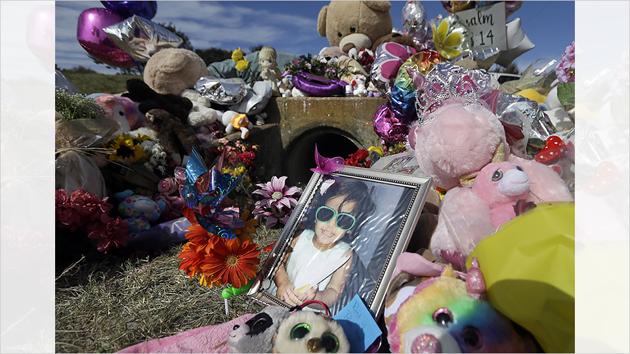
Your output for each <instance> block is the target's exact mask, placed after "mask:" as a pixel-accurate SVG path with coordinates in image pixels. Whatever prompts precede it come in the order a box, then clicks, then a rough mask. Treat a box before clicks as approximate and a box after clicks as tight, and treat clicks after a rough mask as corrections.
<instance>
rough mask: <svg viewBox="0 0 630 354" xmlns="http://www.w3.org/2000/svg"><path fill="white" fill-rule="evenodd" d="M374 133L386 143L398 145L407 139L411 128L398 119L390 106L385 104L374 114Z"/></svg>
mask: <svg viewBox="0 0 630 354" xmlns="http://www.w3.org/2000/svg"><path fill="white" fill-rule="evenodd" d="M374 131H375V132H376V134H377V135H378V136H380V137H381V139H383V140H384V141H385V142H386V143H397V142H400V141H405V139H407V133H408V132H409V127H408V126H407V125H406V124H404V123H403V122H401V121H400V119H398V118H396V115H395V114H394V112H393V111H392V109H391V108H390V107H389V105H387V104H383V105H381V106H379V107H378V109H377V110H376V113H375V114H374Z"/></svg>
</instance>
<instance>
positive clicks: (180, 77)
mask: <svg viewBox="0 0 630 354" xmlns="http://www.w3.org/2000/svg"><path fill="white" fill-rule="evenodd" d="M206 75H208V68H207V67H206V64H205V63H204V61H203V59H201V57H200V56H199V55H197V54H196V53H195V52H193V51H190V50H188V49H183V48H166V49H162V50H160V51H159V52H157V53H155V54H153V56H152V57H151V58H150V59H149V61H147V64H146V66H145V67H144V72H143V74H142V77H143V79H144V82H146V83H147V85H149V87H151V88H152V89H153V90H155V91H156V92H158V93H161V94H172V95H179V94H181V93H182V91H184V90H185V89H187V88H191V87H193V86H195V83H196V82H197V80H199V78H200V77H202V76H206Z"/></svg>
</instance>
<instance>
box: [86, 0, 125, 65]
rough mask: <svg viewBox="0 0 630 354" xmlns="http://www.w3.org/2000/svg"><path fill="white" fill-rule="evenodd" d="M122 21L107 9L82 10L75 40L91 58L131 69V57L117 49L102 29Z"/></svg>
mask: <svg viewBox="0 0 630 354" xmlns="http://www.w3.org/2000/svg"><path fill="white" fill-rule="evenodd" d="M122 20H123V19H122V17H120V16H119V15H117V14H116V13H114V12H112V11H110V10H108V9H103V8H90V9H87V10H84V11H83V12H81V14H80V15H79V21H78V23H77V40H78V41H79V44H80V45H81V47H83V49H85V51H86V52H88V54H89V55H90V56H91V57H92V58H94V59H96V60H98V61H101V62H103V63H105V64H108V65H111V66H116V67H120V68H131V67H133V66H134V61H133V59H132V58H131V56H130V55H129V54H127V53H126V52H125V51H124V50H122V49H120V48H118V47H117V46H116V44H114V42H112V40H111V39H110V38H109V37H107V33H105V31H103V28H105V27H108V26H111V25H113V24H115V23H118V22H120V21H122Z"/></svg>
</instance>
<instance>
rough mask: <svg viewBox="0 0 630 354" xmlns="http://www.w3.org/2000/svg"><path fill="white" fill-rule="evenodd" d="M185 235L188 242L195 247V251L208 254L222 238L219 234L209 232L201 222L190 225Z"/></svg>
mask: <svg viewBox="0 0 630 354" xmlns="http://www.w3.org/2000/svg"><path fill="white" fill-rule="evenodd" d="M185 236H186V239H187V240H188V243H189V244H191V247H193V248H194V249H195V251H197V252H203V253H206V254H207V253H208V252H209V251H210V249H212V247H214V245H215V244H216V243H217V242H219V240H221V238H220V237H219V236H217V235H215V234H211V233H209V232H208V231H207V230H206V229H204V228H203V226H201V225H199V224H192V225H190V226H189V227H188V232H186V235H185Z"/></svg>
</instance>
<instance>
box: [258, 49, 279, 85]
mask: <svg viewBox="0 0 630 354" xmlns="http://www.w3.org/2000/svg"><path fill="white" fill-rule="evenodd" d="M258 62H259V64H260V79H261V80H265V81H268V82H269V83H270V84H271V89H272V91H273V93H274V94H279V91H278V83H279V82H280V80H281V79H282V76H281V74H280V70H278V55H277V54H276V50H275V49H273V48H271V47H262V48H261V49H260V53H258Z"/></svg>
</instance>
